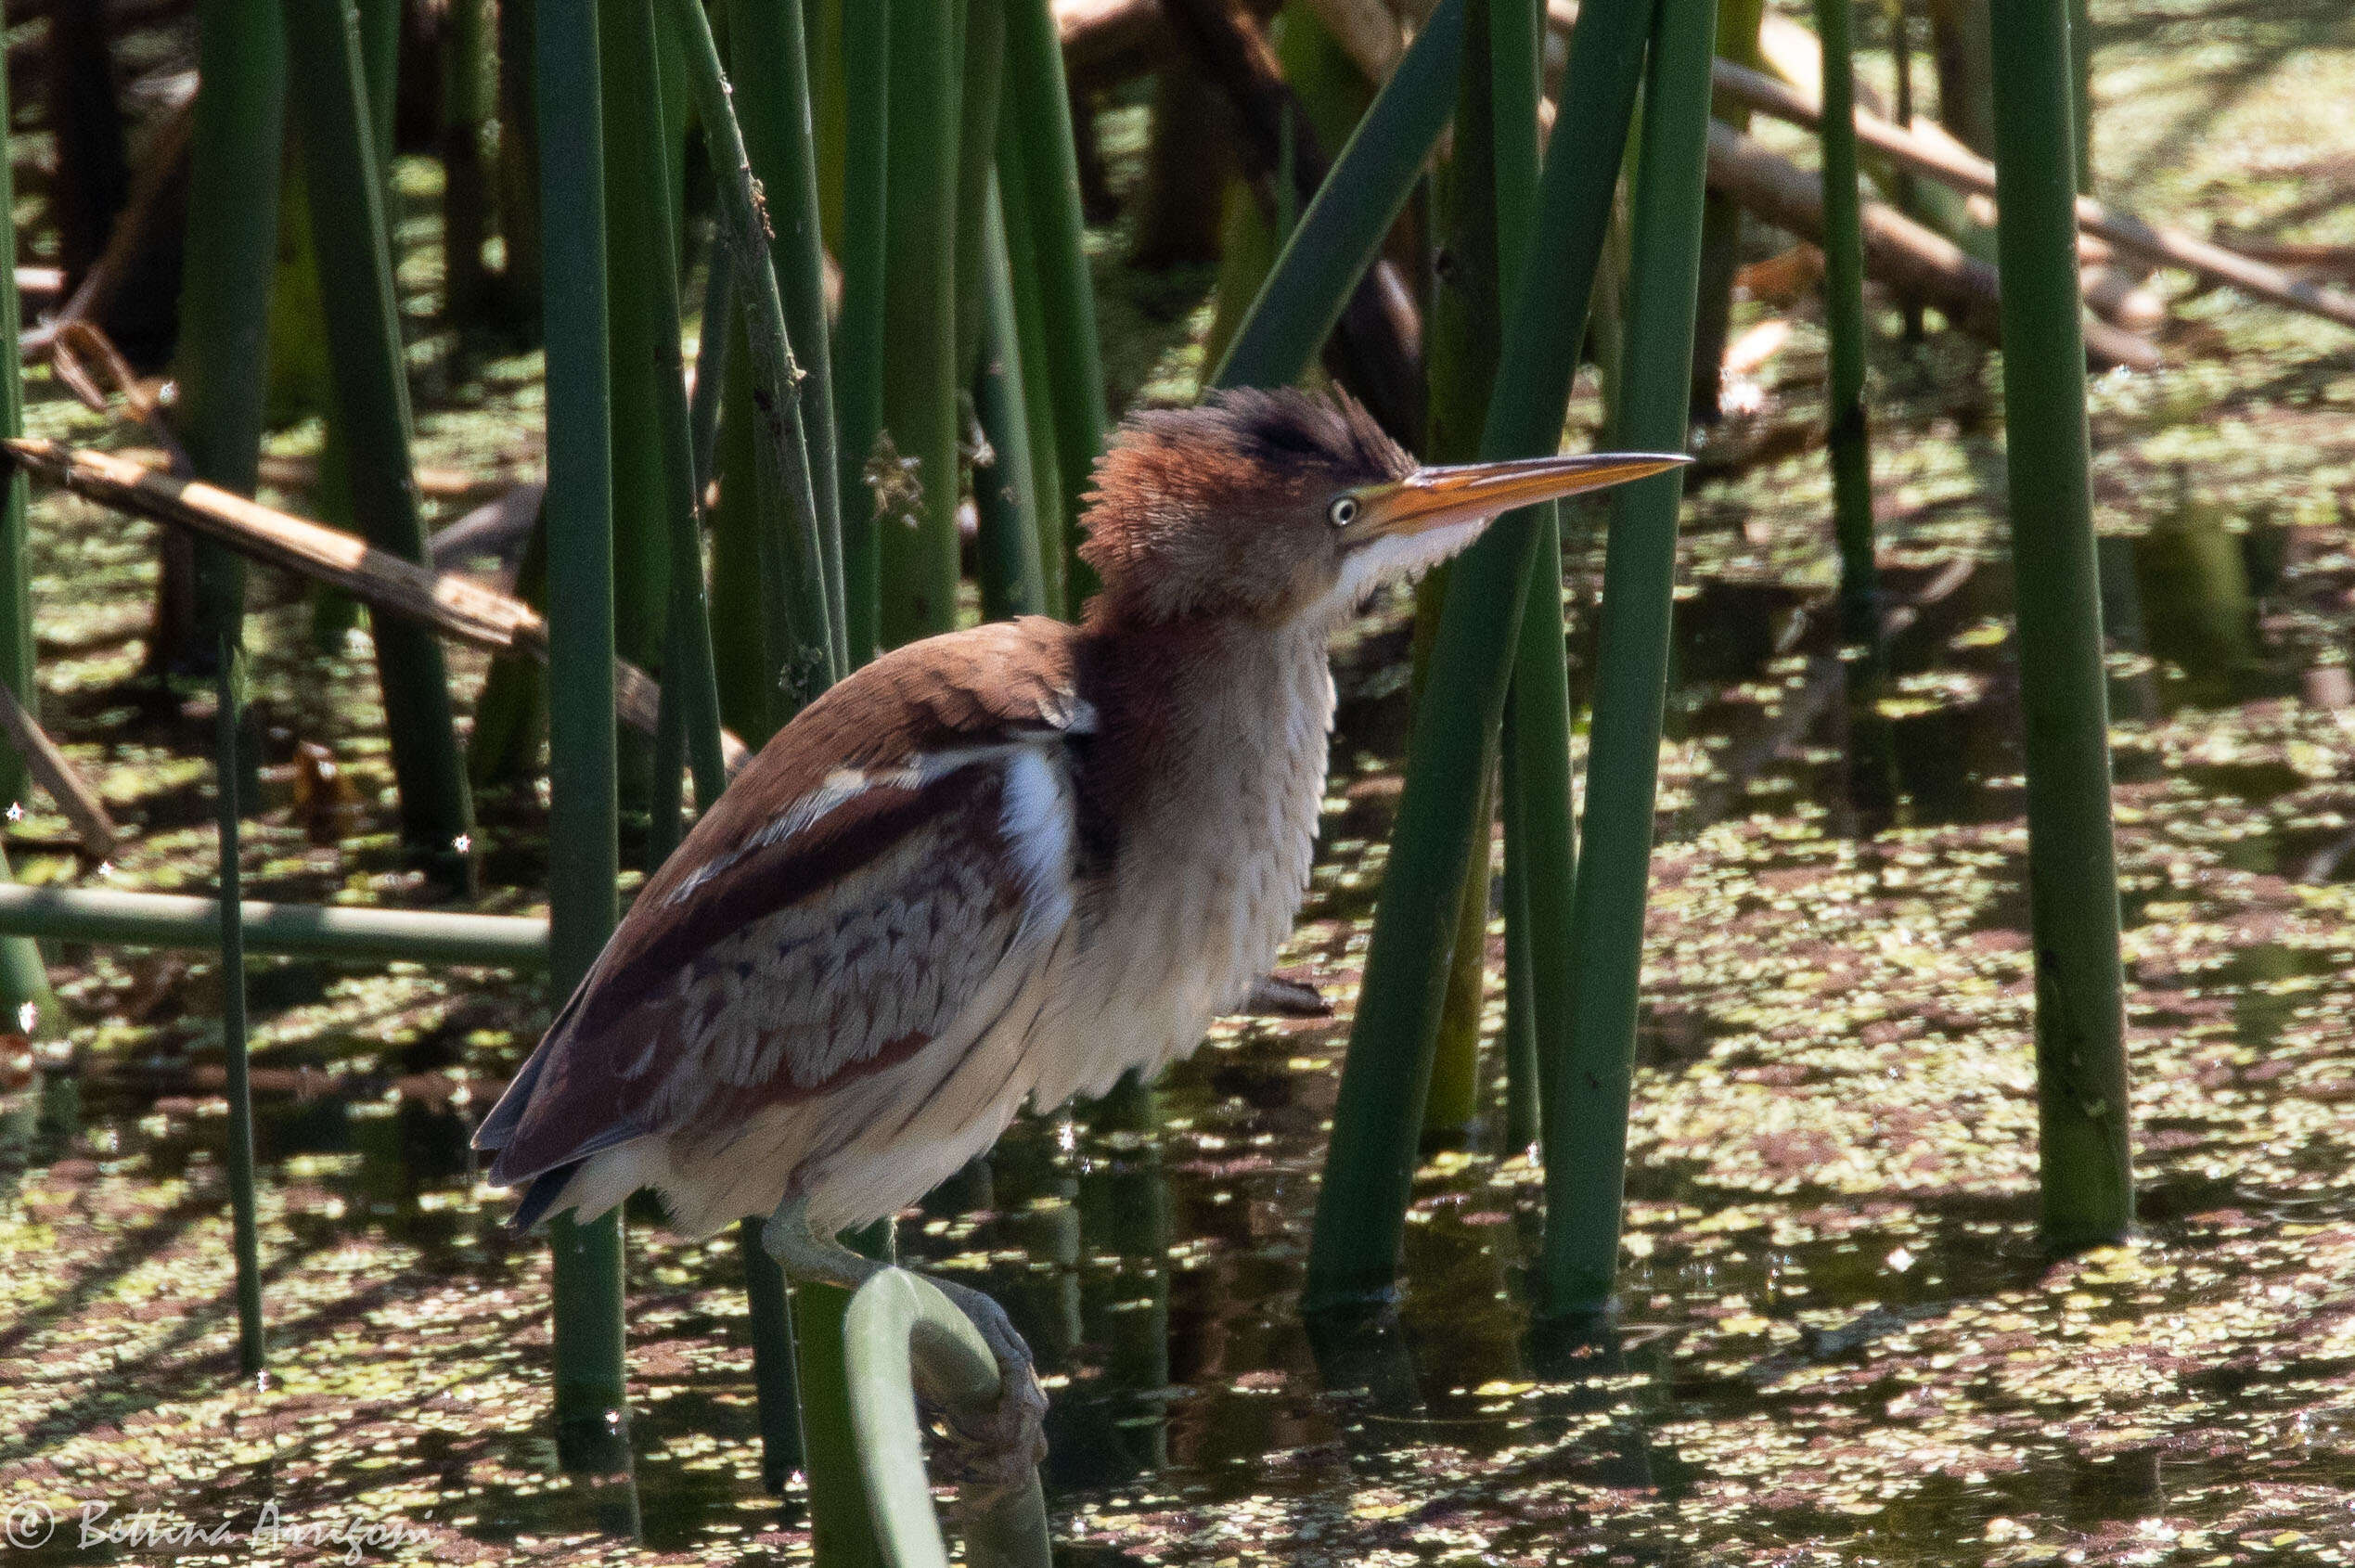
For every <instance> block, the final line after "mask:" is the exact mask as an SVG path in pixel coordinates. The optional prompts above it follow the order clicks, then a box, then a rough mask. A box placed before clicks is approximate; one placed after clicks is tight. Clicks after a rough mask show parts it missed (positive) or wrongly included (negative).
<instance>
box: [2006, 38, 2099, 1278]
mask: <svg viewBox="0 0 2355 1568" xmlns="http://www.w3.org/2000/svg"><path fill="white" fill-rule="evenodd" d="M2065 5H2066V0H1994V3H1993V6H1992V12H1993V28H1994V36H1995V73H1994V74H1995V154H1996V158H1995V163H1996V208H1997V211H1998V212H2000V213H2001V217H2000V219H1999V221H1998V223H1997V225H1996V247H1997V252H1998V257H1999V261H1998V265H1999V266H2000V267H2001V270H2002V274H2003V309H2002V331H2003V423H2004V430H2005V441H2006V443H2007V467H2008V469H2009V482H2010V490H2011V504H2012V556H2013V562H2014V578H2015V580H2016V582H2017V584H2018V587H2017V589H2016V592H2017V596H2018V605H2019V623H2020V705H2021V709H2022V719H2023V722H2024V723H2025V725H2026V727H2027V780H2028V782H2027V818H2028V918H2029V923H2030V926H2031V928H2032V930H2033V933H2034V936H2035V940H2036V1002H2037V1006H2036V1066H2037V1110H2038V1112H2039V1126H2040V1135H2041V1137H2040V1144H2039V1156H2038V1159H2039V1168H2040V1176H2041V1179H2042V1189H2043V1231H2044V1237H2045V1240H2046V1241H2047V1242H2048V1243H2050V1244H2051V1245H2053V1246H2054V1247H2056V1248H2073V1247H2081V1246H2087V1245H2091V1244H2094V1243H2098V1242H2103V1241H2110V1240H2117V1238H2118V1237H2120V1236H2122V1235H2123V1234H2125V1232H2126V1229H2127V1227H2128V1226H2130V1224H2131V1223H2132V1222H2133V1218H2134V1179H2133V1166H2132V1150H2131V1147H2130V1145H2131V1135H2130V1126H2129V1122H2128V1106H2127V1080H2126V1050H2125V1037H2124V1027H2125V1021H2124V1015H2123V1011H2122V1003H2121V1000H2120V991H2121V981H2120V976H2119V970H2118V903H2117V847H2116V844H2115V842H2114V841H2113V838H2112V828H2111V819H2110V752H2109V711H2108V698H2107V692H2106V690H2105V687H2104V679H2103V673H2102V608H2101V592H2100V586H2099V581H2100V580H2099V572H2098V570H2097V566H2096V559H2095V552H2094V543H2093V504H2092V489H2091V481H2090V479H2089V476H2088V454H2089V444H2088V440H2087V434H2086V423H2085V347H2084V336H2083V324H2082V322H2081V320H2080V318H2079V316H2078V310H2079V308H2080V305H2079V301H2078V274H2077V228H2076V216H2075V206H2074V199H2075V196H2076V187H2077V179H2076V171H2075V167H2074V160H2073V159H2072V158H2071V157H2070V149H2071V148H2073V147H2074V146H2075V145H2076V137H2075V135H2073V132H2072V127H2071V116H2070V93H2071V90H2072V89H2071V69H2072V68H2071V64H2070V54H2069V36H2068V22H2067V12H2066V9H2065Z"/></svg>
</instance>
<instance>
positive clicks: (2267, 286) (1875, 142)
mask: <svg viewBox="0 0 2355 1568" xmlns="http://www.w3.org/2000/svg"><path fill="white" fill-rule="evenodd" d="M1715 81H1716V83H1717V86H1718V91H1720V92H1723V93H1726V94H1728V95H1730V96H1737V97H1739V98H1740V99H1741V100H1742V101H1743V102H1744V103H1746V104H1748V105H1749V106H1750V107H1751V108H1753V109H1758V110H1760V111H1761V112H1763V113H1767V114H1771V115H1773V116H1774V117H1775V118H1776V119H1779V120H1787V121H1789V122H1792V123H1793V124H1795V125H1804V126H1806V127H1808V129H1810V130H1812V129H1813V128H1814V127H1815V125H1816V124H1817V122H1818V121H1819V120H1820V119H1821V115H1822V107H1821V105H1820V104H1818V103H1817V102H1815V100H1813V99H1812V98H1810V97H1808V95H1807V94H1805V93H1803V92H1801V91H1800V90H1799V89H1798V88H1796V87H1794V86H1792V85H1791V84H1788V83H1785V82H1779V81H1777V80H1775V79H1774V78H1773V77H1771V76H1767V75H1764V74H1761V73H1760V72H1758V71H1745V70H1744V69H1743V68H1742V67H1740V66H1738V65H1735V64H1733V63H1732V62H1731V61H1730V60H1719V61H1718V63H1717V68H1716V71H1715ZM1855 119H1856V133H1857V140H1858V141H1859V142H1860V143H1862V144H1863V145H1864V146H1866V147H1869V148H1872V150H1873V151H1875V152H1879V153H1883V154H1885V155H1886V156H1887V157H1888V158H1889V159H1890V160H1891V161H1894V162H1896V163H1898V164H1899V165H1900V166H1902V167H1904V168H1906V169H1910V170H1911V171H1912V172H1914V173H1915V174H1926V175H1928V176H1929V177H1930V178H1932V179H1934V180H1937V181H1939V182H1941V183H1943V184H1946V185H1950V186H1953V187H1954V188H1956V189H1957V190H1962V191H1965V192H1968V193H1970V194H1972V195H1974V196H1986V197H1990V198H1991V197H1993V196H1994V195H1995V194H1996V188H1995V187H1996V174H1995V166H1994V165H1993V164H1992V163H1989V162H1988V161H1986V160H1985V159H1982V158H1978V157H1975V156H1974V155H1973V154H1972V153H1971V152H1970V151H1969V150H1968V149H1967V148H1957V147H1950V146H1948V145H1946V143H1944V142H1942V141H1934V140H1932V139H1931V138H1929V137H1927V136H1925V135H1922V134H1921V133H1920V132H1919V131H1917V130H1913V129H1910V128H1908V127H1906V126H1903V125H1897V124H1892V123H1890V122H1888V121H1886V120H1884V119H1882V118H1881V117H1880V116H1879V115H1877V114H1873V113H1872V112H1871V111H1870V110H1867V109H1858V110H1857V111H1856V116H1855ZM1999 210H2000V209H1999ZM2075 210H2076V219H2077V225H2078V227H2079V228H2080V229H2082V230H2083V231H2084V232H2085V233H2087V234H2089V235H2091V236H2093V237H2095V238H2099V239H2104V240H2107V241H2108V242H2109V243H2110V244H2112V245H2115V246H2117V248H2118V249H2119V250H2120V251H2126V252H2128V253H2130V254H2131V255H2136V256H2140V257H2142V258H2143V260H2145V261H2149V262H2153V263H2156V264H2158V265H2161V266H2171V267H2180V268H2181V269H2182V270H2184V271H2186V272H2189V273H2192V274H2194V275H2195V276H2199V277H2201V278H2204V279H2206V280H2207V281H2208V282H2210V283H2221V284H2224V285H2225V286H2227V287H2229V288H2233V289H2239V290H2240V291H2241V292H2242V293H2245V294H2246V295H2248V296H2249V297H2250V298H2251V299H2257V300H2263V301H2265V302H2267V303H2269V304H2276V305H2280V306H2282V307H2283V308H2284V309H2285V310H2295V311H2302V312H2305V313H2306V314H2308V315H2319V316H2321V317H2322V318H2323V320H2325V321H2335V322H2336V323H2338V324H2339V325H2340V326H2342V327H2355V298H2350V297H2349V295H2347V294H2346V293H2344V292H2342V291H2340V290H2338V289H2331V288H2328V287H2326V286H2325V285H2323V284H2322V283H2319V282H2316V281H2315V280H2313V279H2311V278H2305V277H2299V276H2297V275H2296V274H2294V273H2289V272H2284V271H2283V270H2282V269H2281V268H2280V267H2277V266H2273V265H2271V264H2269V263H2266V262H2265V261H2263V260H2261V259H2258V258H2256V257H2252V256H2247V255H2244V254H2242V253H2241V252H2240V251H2234V250H2229V249H2227V248H2226V247H2224V246H2221V245H2218V244H2214V243H2212V242H2211V241H2208V240H2205V239H2200V238H2194V236H2192V235H2188V234H2185V233H2183V232H2181V230H2179V229H2172V228H2168V227H2165V226H2163V225H2157V224H2152V223H2147V222H2145V221H2144V220H2143V219H2142V218H2139V217H2137V216H2135V215H2134V214H2133V213H2131V212H2122V211H2120V210H2118V209H2117V208H2115V207H2112V206H2110V205H2108V204H2107V203H2105V202H2102V201H2097V200H2095V199H2093V198H2091V197H2090V196H2079V197H2078V198H2077V199H2076V202H2075Z"/></svg>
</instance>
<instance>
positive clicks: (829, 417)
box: [727, 0, 855, 675]
mask: <svg viewBox="0 0 2355 1568" xmlns="http://www.w3.org/2000/svg"><path fill="white" fill-rule="evenodd" d="M727 56H728V63H729V65H730V66H731V67H733V68H734V76H735V85H736V91H735V93H734V95H733V96H731V98H730V99H729V102H730V103H731V104H732V105H733V106H734V107H735V109H736V110H737V117H738V119H739V121H740V122H741V124H742V126H743V131H744V150H745V152H746V154H747V155H748V156H749V157H750V158H751V160H752V166H753V178H754V179H756V180H758V181H760V182H761V192H762V195H763V198H764V199H765V200H766V202H767V208H768V222H769V227H770V228H771V230H772V231H773V234H772V237H771V238H770V240H769V247H768V254H769V263H770V265H771V266H773V267H774V268H775V269H776V273H777V286H778V291H779V296H780V298H781V299H782V301H783V303H784V306H785V331H786V336H787V339H788V341H790V342H791V344H792V345H793V351H792V352H793V354H794V357H795V359H796V361H797V362H798V363H799V364H800V366H801V368H802V374H803V376H804V378H805V379H804V387H803V391H804V395H803V397H802V399H801V417H802V426H803V429H804V431H805V432H806V434H807V437H808V442H809V467H810V472H811V475H812V477H813V495H814V496H815V499H816V503H817V528H818V533H819V536H820V538H821V539H822V540H823V541H824V546H825V563H826V598H827V603H828V604H829V605H830V606H833V607H835V610H834V614H833V617H832V621H831V623H830V636H831V637H832V640H833V653H834V668H835V671H836V673H837V675H840V674H841V673H843V672H845V671H847V670H849V669H850V668H851V666H852V664H853V663H854V662H855V661H853V660H852V658H851V655H850V643H849V640H848V634H847V632H846V630H845V628H844V624H843V613H842V610H841V607H842V606H843V604H845V603H846V602H847V601H846V600H845V598H844V590H843V512H842V490H841V487H840V486H839V485H837V484H834V483H832V482H830V480H831V476H832V475H833V474H834V473H835V471H836V470H837V469H838V468H839V467H840V464H841V459H840V457H839V456H838V455H837V452H836V446H835V430H834V398H833V392H832V387H833V357H832V351H831V349H830V346H829V345H828V343H827V340H826V247H825V243H824V241H823V240H822V239H821V238H820V237H819V234H818V221H817V149H816V145H815V141H814V139H813V135H812V132H811V125H810V92H809V45H808V39H807V33H806V31H805V24H804V19H803V0H728V7H727Z"/></svg>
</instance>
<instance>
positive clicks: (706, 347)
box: [687, 245, 736, 509]
mask: <svg viewBox="0 0 2355 1568" xmlns="http://www.w3.org/2000/svg"><path fill="white" fill-rule="evenodd" d="M735 313H736V289H735V285H734V284H733V283H731V282H730V281H729V274H728V270H727V247H726V246H724V245H714V246H713V247H712V254H711V259H710V262H709V263H708V264H707V265H706V266H705V267H704V269H703V309H702V314H701V315H699V316H698V317H697V318H696V320H697V326H696V332H695V395H694V396H693V397H692V398H690V399H689V400H688V405H687V431H688V447H689V449H690V450H691V451H692V452H693V454H694V457H695V505H696V507H697V508H699V509H700V508H701V507H702V505H703V495H704V493H705V492H706V491H707V490H709V489H710V487H711V483H712V475H713V474H714V472H715V471H717V470H716V469H715V467H714V464H715V463H716V461H717V457H718V447H719V422H720V392H721V391H722V390H723V389H724V388H725V387H726V386H727V369H726V366H727V338H728V331H727V324H728V322H729V320H730V319H731V318H732V317H733V316H734V315H735Z"/></svg>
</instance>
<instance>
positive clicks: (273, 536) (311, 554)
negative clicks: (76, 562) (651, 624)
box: [0, 440, 751, 773]
mask: <svg viewBox="0 0 2355 1568" xmlns="http://www.w3.org/2000/svg"><path fill="white" fill-rule="evenodd" d="M0 451H5V452H6V455H7V456H8V458H9V459H10V460H11V461H12V462H14V463H16V464H17V465H19V466H20V467H21V468H22V469H26V470H28V471H30V472H32V473H33V474H36V475H38V476H39V477H41V478H43V479H45V480H47V481H49V482H51V483H54V484H58V485H61V486H63V487H64V488H65V489H68V490H71V491H72V492H73V493H74V494H75V495H80V496H83V497H84V498H86V499H88V500H93V501H97V502H99V503H101V504H103V505H105V506H109V507H112V508H115V509H116V510H118V511H123V512H128V513H130V514H131V515H132V516H134V517H143V518H147V519H149V520H150V521H156V522H161V523H168V524H170V525H171V526H173V527H175V528H186V529H187V530H189V531H191V532H192V533H198V534H200V535H202V536H204V537H206V538H209V539H214V540H218V541H220V542H221V543H223V544H225V545H226V546H229V547H230V548H231V549H234V550H236V551H237V552H238V554H239V555H242V556H245V557H247V558H248V559H253V560H259V561H263V562H265V563H267V564H269V565H272V566H277V567H282V568H284V569H285V570H287V571H289V572H296V573H298V574H300V575H302V576H305V577H308V578H310V579H312V580H313V581H315V582H318V583H323V584H326V585H328V586H330V587H334V588H337V589H340V590H341V591H342V592H344V593H347V594H350V595H351V596H352V597H353V598H355V599H358V600H359V601H360V602H361V603H363V604H366V605H367V606H368V607H369V608H370V609H371V610H380V611H382V612H384V613H385V614H388V615H393V616H400V617H404V618H406V619H409V620H413V621H416V622H418V623H420V624H423V625H425V626H429V627H431V629H432V630H433V631H435V632H436V633H438V634H440V635H441V636H447V637H455V638H457V640H458V641H460V642H465V643H471V644H473V645H474V646H475V647H478V648H483V649H489V650H490V651H492V652H494V653H522V654H525V655H528V656H529V657H531V658H532V659H534V660H536V661H538V662H541V663H546V662H547V659H548V625H547V621H546V620H545V619H544V618H543V617H542V616H541V614H540V612H539V611H538V610H534V609H533V608H532V607H531V606H530V605H528V604H526V603H524V602H523V601H522V600H521V599H519V598H513V597H512V596H510V595H507V594H503V593H500V592H499V591H498V590H497V589H495V588H492V587H487V586H485V585H483V584H481V583H478V582H476V581H475V580H474V579H472V578H470V577H467V576H463V575H461V574H459V573H457V572H435V571H433V570H432V569H431V568H430V567H424V566H419V565H418V564H417V563H415V562H414V561H408V560H404V559H401V558H400V557H398V556H394V555H388V554H387V553H386V552H384V551H382V550H380V549H378V548H376V547H375V546H371V545H369V544H368V543H367V541H366V540H363V539H360V538H357V537H355V536H354V535H352V534H349V533H343V532H342V531H341V530H340V529H333V528H328V527H327V526H326V525H324V524H322V523H316V522H312V521H308V520H306V519H303V518H298V517H290V516H288V515H287V514H286V513H284V512H281V511H277V510H274V509H272V508H268V507H265V506H263V505H262V504H261V503H259V502H257V501H249V500H247V499H246V498H245V497H244V496H242V495H231V494H229V493H228V492H227V491H225V490H221V489H218V488H216V487H215V486H212V485H210V484H204V483H200V482H196V481H193V480H183V479H174V478H173V477H172V476H171V475H169V474H163V473H159V472H157V471H156V470H155V469H150V468H148V467H147V466H146V465H145V464H142V463H138V462H135V461H131V460H128V459H126V458H125V457H124V456H122V454H120V453H112V452H93V451H89V450H86V449H83V448H78V447H71V446H65V445H61V444H59V443H57V442H54V441H43V440H15V441H0ZM613 681H614V699H613V708H614V713H616V715H617V716H618V717H619V718H620V720H621V722H623V723H624V724H626V725H628V726H630V727H631V728H632V729H635V730H637V731H638V732H639V733H640V734H643V735H652V734H653V733H654V731H655V726H656V724H657V722H658V718H657V715H658V712H659V710H660V707H661V702H662V688H660V687H659V686H658V685H657V684H656V683H655V681H654V679H653V677H652V676H650V675H648V674H647V673H646V672H645V671H644V670H641V669H639V668H638V667H637V665H635V664H633V663H631V662H628V661H627V660H624V659H616V660H615V661H614V662H613ZM720 748H721V761H722V765H723V766H725V767H726V769H727V771H728V772H730V773H733V772H734V771H735V770H736V769H737V768H739V767H741V766H742V765H743V764H744V761H745V759H746V758H747V757H748V756H750V754H751V752H750V750H749V749H748V748H747V747H746V746H745V744H744V742H743V741H742V740H741V739H738V738H737V737H736V736H734V735H732V734H729V733H728V732H727V731H725V730H723V731H722V732H721V734H720Z"/></svg>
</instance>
